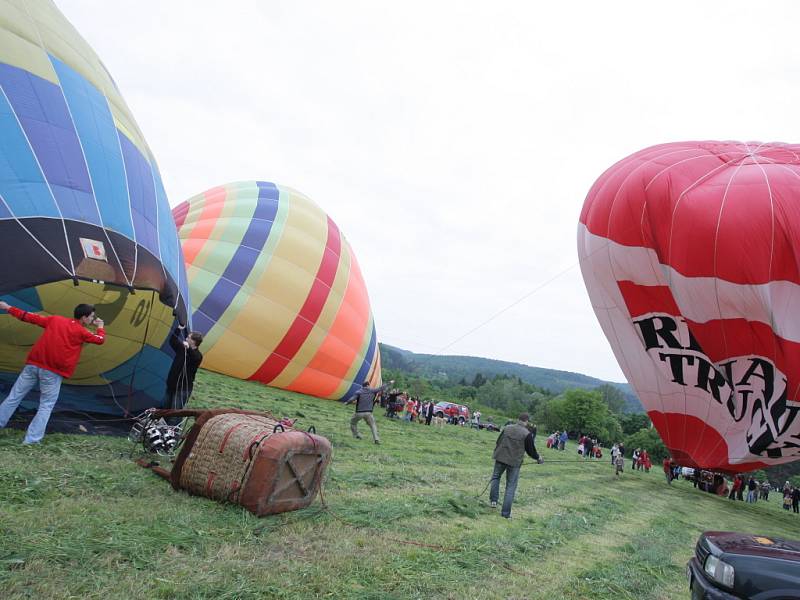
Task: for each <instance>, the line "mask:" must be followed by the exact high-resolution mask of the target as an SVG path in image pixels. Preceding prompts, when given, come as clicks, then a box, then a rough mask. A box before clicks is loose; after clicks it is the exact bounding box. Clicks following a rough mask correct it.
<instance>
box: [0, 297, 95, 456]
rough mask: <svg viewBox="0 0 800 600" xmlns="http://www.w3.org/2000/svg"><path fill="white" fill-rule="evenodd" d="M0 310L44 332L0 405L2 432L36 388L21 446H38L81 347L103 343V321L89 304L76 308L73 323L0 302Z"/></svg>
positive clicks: (58, 317) (73, 369)
mask: <svg viewBox="0 0 800 600" xmlns="http://www.w3.org/2000/svg"><path fill="white" fill-rule="evenodd" d="M0 310H5V311H8V314H10V315H11V316H12V317H14V318H16V319H19V320H20V321H22V322H23V323H31V324H32V325H38V326H39V327H41V328H42V329H44V333H43V334H42V336H41V337H40V338H39V339H38V340H37V341H36V343H35V344H34V345H33V348H31V351H30V352H29V353H28V358H27V359H26V361H25V367H24V368H23V369H22V372H21V373H20V374H19V377H17V380H16V381H15V382H14V386H13V387H12V388H11V392H9V394H8V397H7V398H6V399H5V401H4V402H3V403H2V404H0V428H3V427H5V426H6V425H7V424H8V421H9V419H11V417H12V416H13V414H14V412H15V411H16V410H17V407H18V406H19V403H20V402H22V399H23V398H24V397H25V395H26V394H27V393H28V392H30V391H31V390H32V389H33V387H34V386H35V385H36V384H37V383H38V384H39V391H40V396H39V408H38V410H37V411H36V416H35V417H33V420H32V421H31V423H30V425H28V430H27V432H26V433H25V439H24V440H23V441H22V443H23V444H38V443H39V442H41V441H42V438H43V437H44V432H45V430H46V429H47V422H48V421H49V420H50V413H52V412H53V408H54V407H55V405H56V402H58V395H59V393H60V392H61V382H62V381H63V380H64V378H67V379H68V378H70V377H72V374H73V373H74V372H75V368H76V367H77V366H78V361H79V360H80V357H81V350H82V348H83V345H84V344H97V345H98V346H100V345H102V344H103V342H105V341H106V331H105V329H104V328H103V320H102V319H98V318H97V316H96V315H95V312H94V306H92V305H91V304H78V306H76V307H75V310H74V311H73V317H74V318H72V319H69V318H67V317H62V316H59V315H51V316H49V317H45V316H42V315H38V314H36V313H30V312H26V311H24V310H21V309H19V308H16V307H14V306H11V305H9V304H8V303H6V302H0ZM91 324H94V326H95V327H96V329H95V332H94V333H92V332H91V331H89V330H88V329H87V327H88V326H89V325H91Z"/></svg>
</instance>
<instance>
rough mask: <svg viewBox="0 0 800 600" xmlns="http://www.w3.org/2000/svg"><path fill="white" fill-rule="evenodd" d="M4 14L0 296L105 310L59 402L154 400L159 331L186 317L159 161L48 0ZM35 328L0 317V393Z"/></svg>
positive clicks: (161, 369)
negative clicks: (101, 341)
mask: <svg viewBox="0 0 800 600" xmlns="http://www.w3.org/2000/svg"><path fill="white" fill-rule="evenodd" d="M0 13H1V14H2V15H3V18H2V19H0V257H2V259H0V297H1V298H2V299H3V300H5V301H7V302H8V303H9V304H12V305H15V306H18V307H19V308H22V309H24V310H28V311H36V312H43V313H45V314H61V315H68V316H71V315H72V309H73V308H74V307H75V305H77V304H79V303H91V304H95V305H96V308H97V313H98V316H100V317H101V318H103V319H104V320H105V321H106V329H107V340H106V344H105V345H103V346H102V347H99V346H92V347H87V348H85V349H84V351H83V354H82V358H81V362H80V364H79V366H78V369H77V371H76V372H75V375H74V376H73V377H72V378H71V379H69V380H67V381H65V382H64V386H63V387H62V392H61V397H60V400H59V403H58V405H57V407H56V410H62V411H63V410H70V411H82V412H87V413H100V414H105V415H107V416H108V415H126V414H131V413H135V412H139V411H140V410H142V409H144V408H147V407H151V406H160V405H161V402H162V398H163V396H164V379H165V377H166V373H167V371H168V369H169V366H170V363H171V358H170V356H171V354H170V352H171V351H170V350H169V349H168V345H167V344H166V340H167V337H168V334H169V332H170V330H171V327H172V326H173V324H174V323H175V321H176V317H177V320H179V321H180V322H182V323H186V320H187V307H188V300H187V289H188V288H187V285H186V276H185V269H184V266H183V258H182V254H181V249H180V244H179V242H178V238H177V232H176V229H175V224H174V221H173V220H172V215H171V213H170V209H169V205H168V203H167V198H166V194H165V193H164V187H163V185H162V183H161V177H160V175H159V171H158V167H157V166H156V162H155V160H154V158H153V156H152V154H151V152H150V150H149V148H148V147H147V144H146V142H145V140H144V137H143V136H142V134H141V132H140V131H139V128H138V127H137V125H136V122H135V121H134V119H133V117H132V116H131V113H130V111H129V110H128V107H127V106H126V104H125V101H124V100H123V99H122V96H121V95H120V92H119V90H118V89H117V87H116V84H115V83H114V81H113V80H112V79H111V76H110V75H109V74H108V72H107V71H106V69H105V67H104V66H103V64H102V63H101V62H100V59H99V58H98V57H97V56H96V55H95V53H94V52H93V51H92V49H91V48H90V47H89V46H88V44H87V43H86V42H85V41H84V40H83V39H82V38H81V37H80V35H79V34H78V33H77V31H75V29H74V28H73V27H72V25H70V23H69V22H68V21H67V20H66V19H65V18H64V16H63V15H62V14H61V13H60V12H59V11H58V9H57V8H56V7H55V6H54V5H53V4H52V2H49V1H46V0H41V1H38V2H27V1H25V0H16V1H15V0H0ZM40 334H41V331H40V330H39V329H38V328H36V327H32V326H30V325H26V324H23V323H20V322H19V321H17V320H16V319H13V318H12V317H10V316H8V315H5V314H2V315H0V393H4V392H7V391H8V389H9V387H10V385H11V384H13V381H14V379H15V378H16V375H17V374H18V372H19V371H20V369H21V368H22V366H23V363H24V360H25V357H26V355H27V352H28V350H29V349H30V346H31V345H32V344H33V342H34V341H35V340H36V339H37V338H38V337H39V335H40ZM37 399H38V395H33V397H32V398H30V402H26V403H23V407H25V406H26V405H27V406H28V407H29V408H30V407H35V406H36V404H35V402H36V400H37Z"/></svg>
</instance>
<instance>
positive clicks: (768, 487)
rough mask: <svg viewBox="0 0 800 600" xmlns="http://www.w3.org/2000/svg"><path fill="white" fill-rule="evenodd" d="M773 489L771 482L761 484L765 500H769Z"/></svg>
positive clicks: (762, 495)
mask: <svg viewBox="0 0 800 600" xmlns="http://www.w3.org/2000/svg"><path fill="white" fill-rule="evenodd" d="M771 489H772V486H771V485H770V484H769V481H765V482H764V483H762V484H761V497H762V498H763V499H764V500H765V501H768V500H769V492H770V490H771Z"/></svg>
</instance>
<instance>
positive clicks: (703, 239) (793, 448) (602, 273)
mask: <svg viewBox="0 0 800 600" xmlns="http://www.w3.org/2000/svg"><path fill="white" fill-rule="evenodd" d="M578 253H579V255H580V261H581V269H582V272H583V277H584V282H585V284H586V288H587V290H588V292H589V297H590V298H591V301H592V305H593V307H594V310H595V313H596V315H597V318H598V319H599V321H600V325H601V326H602V328H603V331H604V332H605V334H606V336H607V337H608V340H609V342H610V344H611V347H612V349H613V351H614V354H615V356H616V358H617V361H618V362H619V365H620V367H621V368H622V370H623V372H624V373H625V376H626V377H627V378H628V381H629V382H630V383H631V384H632V385H633V387H634V388H635V389H636V392H637V393H638V395H639V398H640V400H641V402H642V404H643V405H644V407H645V408H646V410H647V412H648V414H649V416H650V418H651V419H652V421H653V424H654V425H655V427H656V428H657V429H658V432H659V434H660V435H661V437H662V439H663V440H664V443H665V445H666V447H667V448H668V449H669V451H670V452H671V454H672V456H673V458H674V459H675V460H677V461H678V462H679V463H681V464H683V465H686V466H694V467H701V468H708V469H714V470H719V471H723V472H741V471H749V470H752V469H756V468H760V467H763V466H767V465H775V464H779V463H785V462H789V461H793V460H796V459H798V458H800V415H799V414H798V413H800V397H798V395H799V394H800V326H799V325H798V323H800V321H798V319H797V315H798V314H800V262H798V261H799V260H800V259H799V258H798V257H800V146H798V145H787V144H779V143H769V144H760V143H754V142H750V143H740V142H682V143H670V144H663V145H660V146H653V147H651V148H647V149H645V150H642V151H640V152H637V153H636V154H633V155H631V156H630V157H628V158H626V159H624V160H621V161H620V162H618V163H617V164H615V165H614V166H612V167H611V168H610V169H608V170H607V171H606V172H605V173H604V174H603V175H602V176H601V177H600V178H599V179H598V180H597V182H596V183H595V184H594V186H593V187H592V189H591V191H590V192H589V195H588V196H587V198H586V201H585V204H584V206H583V211H582V213H581V217H580V225H579V229H578Z"/></svg>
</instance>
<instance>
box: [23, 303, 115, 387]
mask: <svg viewBox="0 0 800 600" xmlns="http://www.w3.org/2000/svg"><path fill="white" fill-rule="evenodd" d="M8 314H10V315H11V316H13V317H16V318H17V319H19V320H20V321H23V322H24V323H33V324H34V325H38V326H39V327H42V328H44V333H43V334H42V337H40V338H39V339H38V340H37V341H36V343H35V344H34V345H33V348H31V351H30V353H29V354H28V359H27V360H26V361H25V362H26V363H27V364H29V365H33V366H35V367H40V368H42V369H47V370H48V371H52V372H53V373H57V374H58V375H61V376H62V377H72V374H73V373H74V372H75V367H77V366H78V360H80V357H81V348H82V347H83V344H84V343H86V344H97V345H100V344H102V343H103V342H104V341H106V331H105V329H103V328H102V327H100V328H98V329H97V333H92V332H91V331H89V330H88V329H86V328H85V327H84V326H83V325H81V323H80V322H79V321H77V320H75V319H68V318H66V317H61V316H58V315H53V316H51V317H43V316H42V315H37V314H36V313H29V312H25V311H24V310H20V309H19V308H15V307H13V306H11V307H9V309H8Z"/></svg>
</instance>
